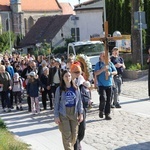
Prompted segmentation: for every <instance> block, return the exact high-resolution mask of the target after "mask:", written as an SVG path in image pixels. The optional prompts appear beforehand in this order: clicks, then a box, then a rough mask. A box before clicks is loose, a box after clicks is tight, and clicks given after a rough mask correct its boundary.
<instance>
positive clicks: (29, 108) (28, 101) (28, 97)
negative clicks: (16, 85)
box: [27, 96, 31, 111]
mask: <svg viewBox="0 0 150 150" xmlns="http://www.w3.org/2000/svg"><path fill="white" fill-rule="evenodd" d="M27 103H28V111H31V98H30V96H27Z"/></svg>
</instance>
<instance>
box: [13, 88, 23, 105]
mask: <svg viewBox="0 0 150 150" xmlns="http://www.w3.org/2000/svg"><path fill="white" fill-rule="evenodd" d="M13 96H14V98H15V104H16V105H17V104H18V102H19V103H21V102H22V98H21V91H16V92H13Z"/></svg>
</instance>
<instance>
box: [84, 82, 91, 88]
mask: <svg viewBox="0 0 150 150" xmlns="http://www.w3.org/2000/svg"><path fill="white" fill-rule="evenodd" d="M83 85H84V86H85V87H87V88H90V87H91V83H90V82H89V81H85V82H83Z"/></svg>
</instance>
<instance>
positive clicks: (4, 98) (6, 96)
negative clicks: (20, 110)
mask: <svg viewBox="0 0 150 150" xmlns="http://www.w3.org/2000/svg"><path fill="white" fill-rule="evenodd" d="M1 102H2V108H3V109H4V108H6V107H7V108H11V103H10V93H9V91H2V92H1Z"/></svg>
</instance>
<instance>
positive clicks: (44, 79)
mask: <svg viewBox="0 0 150 150" xmlns="http://www.w3.org/2000/svg"><path fill="white" fill-rule="evenodd" d="M48 74H49V68H48V67H44V68H43V73H42V75H41V77H40V81H41V84H42V87H41V93H42V104H43V108H44V110H46V109H47V103H46V101H47V95H48V96H49V99H50V98H51V96H50V92H48V90H47V86H48V85H47V83H48Z"/></svg>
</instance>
